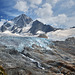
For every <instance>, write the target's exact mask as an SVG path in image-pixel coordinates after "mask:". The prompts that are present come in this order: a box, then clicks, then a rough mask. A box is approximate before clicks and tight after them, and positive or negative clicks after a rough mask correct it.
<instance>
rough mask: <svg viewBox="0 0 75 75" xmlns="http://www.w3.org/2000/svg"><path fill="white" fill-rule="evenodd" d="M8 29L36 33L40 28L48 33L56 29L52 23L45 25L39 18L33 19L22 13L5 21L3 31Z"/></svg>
mask: <svg viewBox="0 0 75 75" xmlns="http://www.w3.org/2000/svg"><path fill="white" fill-rule="evenodd" d="M6 30H8V31H10V32H11V33H18V34H20V33H22V34H24V33H31V34H33V35H34V34H36V33H37V32H38V31H39V30H40V31H42V32H45V33H47V32H50V31H54V30H55V28H53V27H52V26H50V25H45V24H43V23H41V22H40V21H38V20H36V21H33V20H32V19H31V18H30V17H28V16H26V15H25V14H21V15H20V16H18V17H15V18H14V19H12V20H11V21H7V22H5V23H4V24H3V25H2V26H1V28H0V31H1V32H4V31H6Z"/></svg>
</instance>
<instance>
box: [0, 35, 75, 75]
mask: <svg viewBox="0 0 75 75" xmlns="http://www.w3.org/2000/svg"><path fill="white" fill-rule="evenodd" d="M69 47H70V50H69ZM74 49H75V38H71V39H70V40H69V39H67V40H66V41H62V42H61V41H60V42H59V41H56V42H52V41H50V40H49V39H46V38H36V37H18V36H16V37H14V36H1V37H0V65H1V66H2V67H3V68H4V69H5V72H6V73H7V75H75V55H74V53H73V52H75V50H74ZM71 50H72V51H71Z"/></svg>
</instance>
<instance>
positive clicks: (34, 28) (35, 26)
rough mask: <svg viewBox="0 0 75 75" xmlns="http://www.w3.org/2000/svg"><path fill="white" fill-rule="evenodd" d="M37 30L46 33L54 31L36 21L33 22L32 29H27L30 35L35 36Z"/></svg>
mask: <svg viewBox="0 0 75 75" xmlns="http://www.w3.org/2000/svg"><path fill="white" fill-rule="evenodd" d="M39 30H40V31H43V32H45V33H47V32H50V31H54V30H55V29H54V28H53V27H52V26H50V25H45V24H43V23H41V22H40V21H38V20H36V21H34V22H33V24H32V27H31V28H30V29H29V31H30V33H32V34H34V35H35V34H36V33H37V31H39Z"/></svg>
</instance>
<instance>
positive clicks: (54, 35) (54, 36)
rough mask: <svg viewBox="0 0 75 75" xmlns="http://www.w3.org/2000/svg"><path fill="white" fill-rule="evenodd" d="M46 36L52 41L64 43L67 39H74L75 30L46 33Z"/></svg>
mask: <svg viewBox="0 0 75 75" xmlns="http://www.w3.org/2000/svg"><path fill="white" fill-rule="evenodd" d="M47 36H48V38H49V39H51V40H53V41H57V40H59V41H64V40H65V39H67V38H69V37H75V28H73V29H66V30H57V31H53V32H48V33H47Z"/></svg>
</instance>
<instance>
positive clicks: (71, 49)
mask: <svg viewBox="0 0 75 75" xmlns="http://www.w3.org/2000/svg"><path fill="white" fill-rule="evenodd" d="M55 45H56V46H58V48H59V49H62V50H64V51H65V52H68V53H70V54H72V55H75V38H74V37H72V38H68V39H66V40H65V41H56V42H55Z"/></svg>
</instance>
